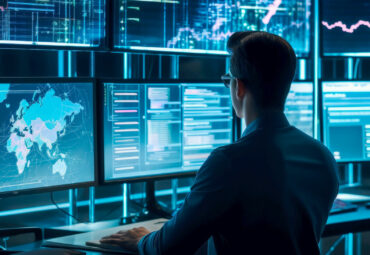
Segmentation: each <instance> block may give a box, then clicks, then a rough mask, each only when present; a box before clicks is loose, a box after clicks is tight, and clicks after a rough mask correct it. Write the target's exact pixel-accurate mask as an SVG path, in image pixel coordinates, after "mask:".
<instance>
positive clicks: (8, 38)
mask: <svg viewBox="0 0 370 255" xmlns="http://www.w3.org/2000/svg"><path fill="white" fill-rule="evenodd" d="M105 2H106V0H91V1H86V0H74V1H71V0H48V1H38V0H30V1H29V0H28V1H23V0H0V47H4V46H5V45H8V46H27V45H28V46H30V45H36V46H64V47H98V46H100V45H101V43H102V42H103V41H104V38H105V13H106V11H105V9H106V5H105Z"/></svg>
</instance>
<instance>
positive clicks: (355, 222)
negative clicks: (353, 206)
mask: <svg viewBox="0 0 370 255" xmlns="http://www.w3.org/2000/svg"><path fill="white" fill-rule="evenodd" d="M363 231H370V209H367V208H366V207H365V206H359V208H358V209H357V211H353V212H346V213H339V214H335V215H331V216H329V218H328V221H327V223H326V226H325V230H324V233H323V237H327V236H335V235H343V234H346V233H355V232H363Z"/></svg>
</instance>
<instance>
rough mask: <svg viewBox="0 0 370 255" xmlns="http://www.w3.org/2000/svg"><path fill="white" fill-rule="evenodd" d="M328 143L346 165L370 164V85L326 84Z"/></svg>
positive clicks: (326, 142) (361, 83) (324, 124)
mask: <svg viewBox="0 0 370 255" xmlns="http://www.w3.org/2000/svg"><path fill="white" fill-rule="evenodd" d="M322 88H323V117H324V120H323V129H324V134H323V136H324V143H325V144H326V145H327V146H328V147H329V149H330V150H331V151H332V152H333V154H334V157H335V159H336V160H338V161H342V162H356V161H368V160H370V82H357V81H356V82H355V81H353V82H348V81H346V82H340V81H339V82H323V84H322Z"/></svg>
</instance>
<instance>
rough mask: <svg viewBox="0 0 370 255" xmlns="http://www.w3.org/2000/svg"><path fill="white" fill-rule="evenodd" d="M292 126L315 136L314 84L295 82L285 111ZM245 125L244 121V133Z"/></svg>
mask: <svg viewBox="0 0 370 255" xmlns="http://www.w3.org/2000/svg"><path fill="white" fill-rule="evenodd" d="M284 113H285V116H286V117H287V119H288V121H289V123H290V125H292V126H295V127H296V128H298V129H300V130H301V131H303V132H305V133H306V134H308V135H309V136H313V126H314V117H313V116H314V114H313V82H305V81H302V82H293V83H292V85H291V88H290V91H289V94H288V97H287V99H286V102H285V109H284ZM244 129H245V123H244V121H242V132H243V131H244Z"/></svg>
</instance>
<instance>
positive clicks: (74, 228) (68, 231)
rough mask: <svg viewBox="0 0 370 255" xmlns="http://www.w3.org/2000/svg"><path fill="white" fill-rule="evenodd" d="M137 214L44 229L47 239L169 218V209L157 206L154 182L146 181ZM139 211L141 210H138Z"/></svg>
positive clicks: (170, 215)
mask: <svg viewBox="0 0 370 255" xmlns="http://www.w3.org/2000/svg"><path fill="white" fill-rule="evenodd" d="M138 209H139V213H138V214H136V215H134V216H129V217H122V218H120V219H115V220H108V221H99V222H93V223H89V222H87V223H78V224H73V225H67V226H60V227H53V228H46V229H45V236H46V237H47V238H54V237H60V236H65V235H72V234H78V233H84V232H90V231H95V230H100V229H106V228H112V227H117V226H120V225H125V224H130V223H135V222H140V221H147V220H152V219H156V218H171V217H172V214H171V212H170V210H169V209H166V208H164V207H162V206H161V205H159V203H158V201H157V199H156V197H155V182H154V181H148V182H146V184H145V204H144V206H142V208H140V207H139V208H138ZM140 209H141V210H140Z"/></svg>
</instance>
